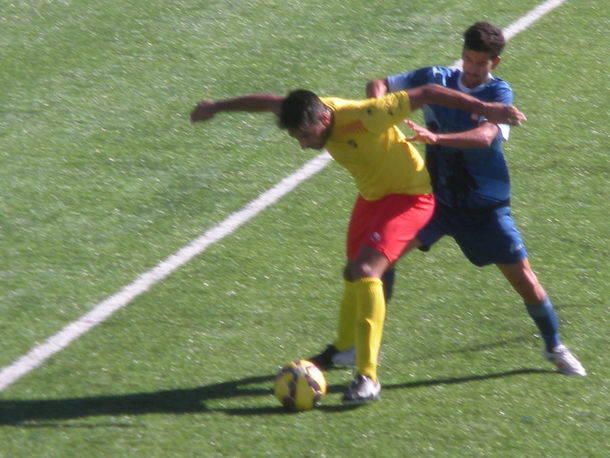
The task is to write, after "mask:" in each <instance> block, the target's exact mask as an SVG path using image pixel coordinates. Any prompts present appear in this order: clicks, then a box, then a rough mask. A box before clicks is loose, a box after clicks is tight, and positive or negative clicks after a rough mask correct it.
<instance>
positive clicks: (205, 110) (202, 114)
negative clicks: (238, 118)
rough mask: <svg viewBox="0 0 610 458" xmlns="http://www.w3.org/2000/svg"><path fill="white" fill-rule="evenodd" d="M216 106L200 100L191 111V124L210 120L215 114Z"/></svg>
mask: <svg viewBox="0 0 610 458" xmlns="http://www.w3.org/2000/svg"><path fill="white" fill-rule="evenodd" d="M216 111H217V110H216V104H215V103H214V102H210V101H209V100H202V101H201V102H197V105H196V106H195V108H194V109H193V111H191V122H197V121H207V120H208V119H212V118H213V117H214V115H215V114H216Z"/></svg>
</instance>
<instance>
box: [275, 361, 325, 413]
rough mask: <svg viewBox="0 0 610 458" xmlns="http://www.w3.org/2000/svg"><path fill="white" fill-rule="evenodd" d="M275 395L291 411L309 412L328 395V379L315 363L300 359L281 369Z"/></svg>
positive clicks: (276, 381)
mask: <svg viewBox="0 0 610 458" xmlns="http://www.w3.org/2000/svg"><path fill="white" fill-rule="evenodd" d="M273 394H275V397H276V398H277V399H278V400H279V401H280V402H281V403H282V405H283V406H284V407H285V408H287V409H289V410H293V411H296V412H300V411H303V410H309V409H311V408H313V407H314V406H315V405H316V404H317V403H318V401H320V398H321V397H322V396H323V395H324V394H326V379H325V378H324V375H323V374H322V371H320V369H318V367H317V366H316V365H315V364H314V363H312V362H311V361H307V360H305V359H300V360H297V361H293V362H291V363H290V364H287V365H286V366H284V367H282V368H280V370H279V371H278V373H277V375H276V376H275V384H274V386H273Z"/></svg>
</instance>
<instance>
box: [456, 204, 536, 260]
mask: <svg viewBox="0 0 610 458" xmlns="http://www.w3.org/2000/svg"><path fill="white" fill-rule="evenodd" d="M454 237H455V240H456V242H457V243H458V245H459V247H460V249H461V250H462V252H463V253H464V255H465V256H466V257H467V258H468V260H469V261H470V262H472V263H473V264H474V265H476V266H485V265H488V264H513V263H518V262H520V261H522V260H523V259H525V258H527V252H526V251H525V247H524V245H523V241H522V240H521V234H519V231H518V230H517V228H516V226H515V223H514V221H513V219H512V217H511V215H510V208H509V207H503V208H499V209H496V210H492V211H490V212H487V213H485V214H481V215H462V217H461V222H460V224H459V227H458V228H456V231H455V233H454Z"/></svg>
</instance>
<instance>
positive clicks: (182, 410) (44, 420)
mask: <svg viewBox="0 0 610 458" xmlns="http://www.w3.org/2000/svg"><path fill="white" fill-rule="evenodd" d="M528 340H531V335H527V336H517V337H512V338H508V339H504V340H499V341H496V342H489V343H484V344H473V345H469V346H465V347H462V348H457V349H454V350H449V351H447V350H444V351H443V350H439V351H436V352H427V353H426V355H423V356H420V357H415V358H411V359H410V361H419V360H432V359H437V358H439V357H447V355H449V354H455V353H468V352H479V351H485V350H489V349H493V348H497V347H503V346H506V345H513V344H518V343H523V342H526V341H528ZM552 372H553V371H551V370H546V369H531V368H529V369H527V368H526V369H516V370H511V371H504V372H497V373H491V374H483V375H471V376H465V377H444V378H435V379H429V380H417V381H412V382H405V383H398V384H385V383H384V385H383V389H384V390H392V389H412V388H419V387H426V386H434V385H449V384H456V383H468V382H474V381H483V380H490V379H495V378H501V377H510V376H515V375H528V374H542V373H552ZM273 378H274V375H258V376H252V377H245V378H242V379H238V380H232V381H228V382H222V383H214V384H211V385H206V386H200V387H195V388H185V389H174V390H163V391H156V392H151V393H131V394H121V395H108V396H88V397H80V398H66V399H33V400H5V399H0V427H1V426H20V427H31V428H40V427H56V428H78V427H82V428H93V427H121V428H128V427H134V425H132V424H129V423H125V422H108V421H105V422H103V423H96V424H89V423H82V424H76V423H74V422H70V423H61V420H74V419H79V418H88V417H97V416H122V415H144V414H154V413H165V414H192V413H201V414H205V413H210V414H211V413H224V414H228V415H286V414H290V412H287V411H286V410H285V409H284V408H282V407H281V406H280V405H279V403H278V405H277V406H269V407H247V406H245V407H241V408H212V407H209V406H208V405H207V401H210V400H215V399H230V398H240V397H241V398H244V399H247V398H251V397H253V396H271V383H272V380H273ZM261 384H264V385H265V387H264V388H263V387H260V386H257V385H261ZM343 390H345V384H340V385H330V386H329V387H328V391H329V393H330V394H335V393H342V392H343ZM244 404H247V401H245V402H244ZM353 408H354V406H344V405H324V404H323V405H322V406H320V407H319V409H320V410H322V411H324V412H342V411H345V410H350V409H353Z"/></svg>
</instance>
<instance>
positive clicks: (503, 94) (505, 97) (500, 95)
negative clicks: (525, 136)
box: [481, 81, 513, 142]
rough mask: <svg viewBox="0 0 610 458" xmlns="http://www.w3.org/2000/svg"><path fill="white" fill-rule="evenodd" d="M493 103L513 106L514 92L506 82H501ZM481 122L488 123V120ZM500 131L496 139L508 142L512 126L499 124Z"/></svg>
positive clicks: (482, 119)
mask: <svg viewBox="0 0 610 458" xmlns="http://www.w3.org/2000/svg"><path fill="white" fill-rule="evenodd" d="M491 101H492V102H499V103H503V104H505V105H512V104H513V91H512V89H511V88H510V86H509V85H508V84H507V83H506V82H504V81H500V84H498V85H497V87H496V90H495V91H494V92H493V94H492V99H491ZM481 121H486V119H485V118H481ZM498 129H499V130H498V135H497V137H496V138H497V139H498V140H500V141H501V142H505V141H507V140H508V137H509V135H510V125H508V124H498Z"/></svg>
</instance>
